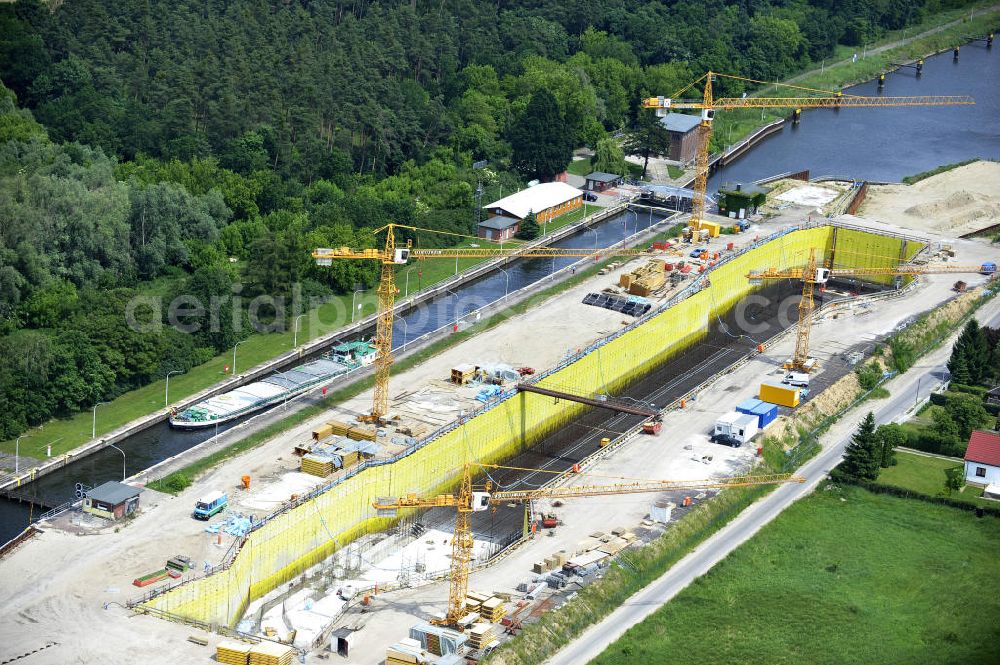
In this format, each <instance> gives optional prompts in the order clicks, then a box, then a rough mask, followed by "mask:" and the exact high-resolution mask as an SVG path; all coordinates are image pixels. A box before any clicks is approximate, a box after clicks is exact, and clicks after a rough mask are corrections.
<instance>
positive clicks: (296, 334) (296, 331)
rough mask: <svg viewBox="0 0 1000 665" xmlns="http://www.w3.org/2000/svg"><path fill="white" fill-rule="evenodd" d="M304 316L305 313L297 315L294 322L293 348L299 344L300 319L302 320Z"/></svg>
mask: <svg viewBox="0 0 1000 665" xmlns="http://www.w3.org/2000/svg"><path fill="white" fill-rule="evenodd" d="M303 316H305V314H299V315H298V316H296V317H295V321H294V322H293V323H292V348H293V349H294V348H295V347H297V346H298V345H299V320H301V319H302V317H303Z"/></svg>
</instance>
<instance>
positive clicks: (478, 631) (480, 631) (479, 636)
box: [469, 623, 497, 651]
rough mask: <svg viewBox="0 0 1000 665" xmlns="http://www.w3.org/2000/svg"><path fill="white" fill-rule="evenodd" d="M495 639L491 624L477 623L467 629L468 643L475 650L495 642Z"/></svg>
mask: <svg viewBox="0 0 1000 665" xmlns="http://www.w3.org/2000/svg"><path fill="white" fill-rule="evenodd" d="M496 639H497V637H496V635H494V634H493V626H492V625H490V624H488V623H477V624H476V625H474V626H473V627H472V629H471V630H470V631H469V645H470V646H471V647H472V648H473V649H475V650H476V651H479V650H480V649H482V648H484V647H485V646H487V645H489V644H492V643H493V642H496Z"/></svg>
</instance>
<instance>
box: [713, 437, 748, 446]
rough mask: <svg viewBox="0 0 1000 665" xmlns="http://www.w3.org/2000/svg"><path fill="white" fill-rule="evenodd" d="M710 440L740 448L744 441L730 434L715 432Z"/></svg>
mask: <svg viewBox="0 0 1000 665" xmlns="http://www.w3.org/2000/svg"><path fill="white" fill-rule="evenodd" d="M709 440H710V441H711V442H712V443H718V444H721V445H723V446H729V447H731V448H739V447H740V446H742V445H743V442H742V441H740V440H739V439H737V438H736V437H733V436H730V435H728V434H713V435H712V436H711V438H710V439H709Z"/></svg>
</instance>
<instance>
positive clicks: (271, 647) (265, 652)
mask: <svg viewBox="0 0 1000 665" xmlns="http://www.w3.org/2000/svg"><path fill="white" fill-rule="evenodd" d="M294 655H295V649H293V648H292V647H290V646H286V645H284V644H275V643H274V642H261V643H260V644H255V645H254V646H253V647H251V649H250V658H249V660H248V661H247V663H248V665H292V657H293V656H294Z"/></svg>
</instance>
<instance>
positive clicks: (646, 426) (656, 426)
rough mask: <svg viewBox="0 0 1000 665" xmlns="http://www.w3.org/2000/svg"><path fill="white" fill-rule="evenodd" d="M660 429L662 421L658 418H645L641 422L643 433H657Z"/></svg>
mask: <svg viewBox="0 0 1000 665" xmlns="http://www.w3.org/2000/svg"><path fill="white" fill-rule="evenodd" d="M661 429H663V423H662V422H661V421H660V420H659V419H656V420H647V421H646V422H644V423H643V424H642V431H643V433H644V434H659V433H660V430H661Z"/></svg>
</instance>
